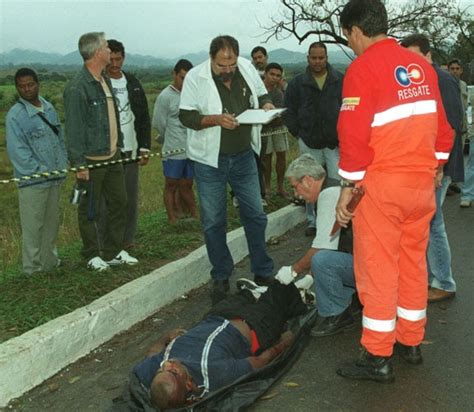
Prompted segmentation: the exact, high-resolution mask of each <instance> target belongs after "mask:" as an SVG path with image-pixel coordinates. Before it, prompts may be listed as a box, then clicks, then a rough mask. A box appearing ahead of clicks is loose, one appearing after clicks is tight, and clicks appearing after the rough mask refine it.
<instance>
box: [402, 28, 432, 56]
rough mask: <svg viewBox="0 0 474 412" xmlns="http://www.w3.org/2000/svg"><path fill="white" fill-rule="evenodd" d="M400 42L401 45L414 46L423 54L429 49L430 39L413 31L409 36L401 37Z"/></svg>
mask: <svg viewBox="0 0 474 412" xmlns="http://www.w3.org/2000/svg"><path fill="white" fill-rule="evenodd" d="M400 44H401V45H402V46H403V47H411V46H416V47H418V48H419V49H420V51H421V52H422V53H423V55H425V56H426V55H427V54H428V53H429V52H430V51H431V46H430V41H429V39H428V37H426V36H425V35H424V34H421V33H413V34H410V35H409V36H406V37H405V38H403V39H402V41H401V42H400Z"/></svg>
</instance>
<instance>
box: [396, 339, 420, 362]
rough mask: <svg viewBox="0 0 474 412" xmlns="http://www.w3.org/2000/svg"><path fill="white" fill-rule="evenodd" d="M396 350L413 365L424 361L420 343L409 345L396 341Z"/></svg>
mask: <svg viewBox="0 0 474 412" xmlns="http://www.w3.org/2000/svg"><path fill="white" fill-rule="evenodd" d="M395 350H396V351H397V352H398V354H399V355H400V356H401V357H402V358H403V359H404V360H405V361H406V362H408V363H411V364H412V365H419V364H421V363H423V357H422V356H421V348H420V345H416V346H408V345H404V344H403V343H400V342H397V343H395Z"/></svg>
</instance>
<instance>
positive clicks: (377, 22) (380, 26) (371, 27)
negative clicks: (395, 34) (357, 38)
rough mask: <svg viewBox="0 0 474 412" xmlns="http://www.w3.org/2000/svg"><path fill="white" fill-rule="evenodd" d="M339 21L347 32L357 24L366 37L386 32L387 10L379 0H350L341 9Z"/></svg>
mask: <svg viewBox="0 0 474 412" xmlns="http://www.w3.org/2000/svg"><path fill="white" fill-rule="evenodd" d="M340 22H341V26H342V28H343V29H346V30H348V31H349V32H350V31H351V30H352V27H353V26H357V27H358V28H359V29H361V31H362V33H364V35H365V36H367V37H375V36H377V35H379V34H387V32H388V18H387V10H386V9H385V6H384V4H383V3H382V2H381V1H380V0H350V1H349V3H347V4H346V5H345V6H344V9H343V10H342V13H341V16H340Z"/></svg>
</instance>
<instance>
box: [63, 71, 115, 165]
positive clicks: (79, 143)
mask: <svg viewBox="0 0 474 412" xmlns="http://www.w3.org/2000/svg"><path fill="white" fill-rule="evenodd" d="M105 81H106V82H107V85H108V86H109V89H110V91H111V92H112V90H113V89H112V85H111V84H110V80H109V79H108V78H107V77H105ZM114 109H115V121H116V122H117V131H118V141H117V145H118V147H122V146H123V136H122V132H121V131H120V115H119V112H118V109H117V104H115V101H114ZM64 112H65V115H66V140H67V149H68V154H69V161H70V162H71V165H72V166H83V165H86V164H87V160H86V157H93V156H105V155H108V154H109V153H110V130H109V113H108V110H107V98H106V97H105V93H104V90H103V89H102V86H101V85H100V83H99V82H98V81H97V80H96V79H95V78H94V77H93V76H92V74H91V73H90V72H89V70H88V69H87V68H86V67H85V66H84V67H83V68H82V69H81V71H80V72H79V73H77V74H76V76H75V77H74V78H73V79H72V80H71V81H70V82H69V83H68V84H67V86H66V89H65V90H64Z"/></svg>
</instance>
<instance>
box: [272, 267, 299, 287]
mask: <svg viewBox="0 0 474 412" xmlns="http://www.w3.org/2000/svg"><path fill="white" fill-rule="evenodd" d="M293 273H294V272H293V268H292V267H291V266H282V267H281V268H280V270H279V271H278V273H277V274H276V276H275V279H276V280H278V282H280V283H281V284H282V285H289V284H290V283H291V282H293V281H294V280H295V277H294V276H293Z"/></svg>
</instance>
